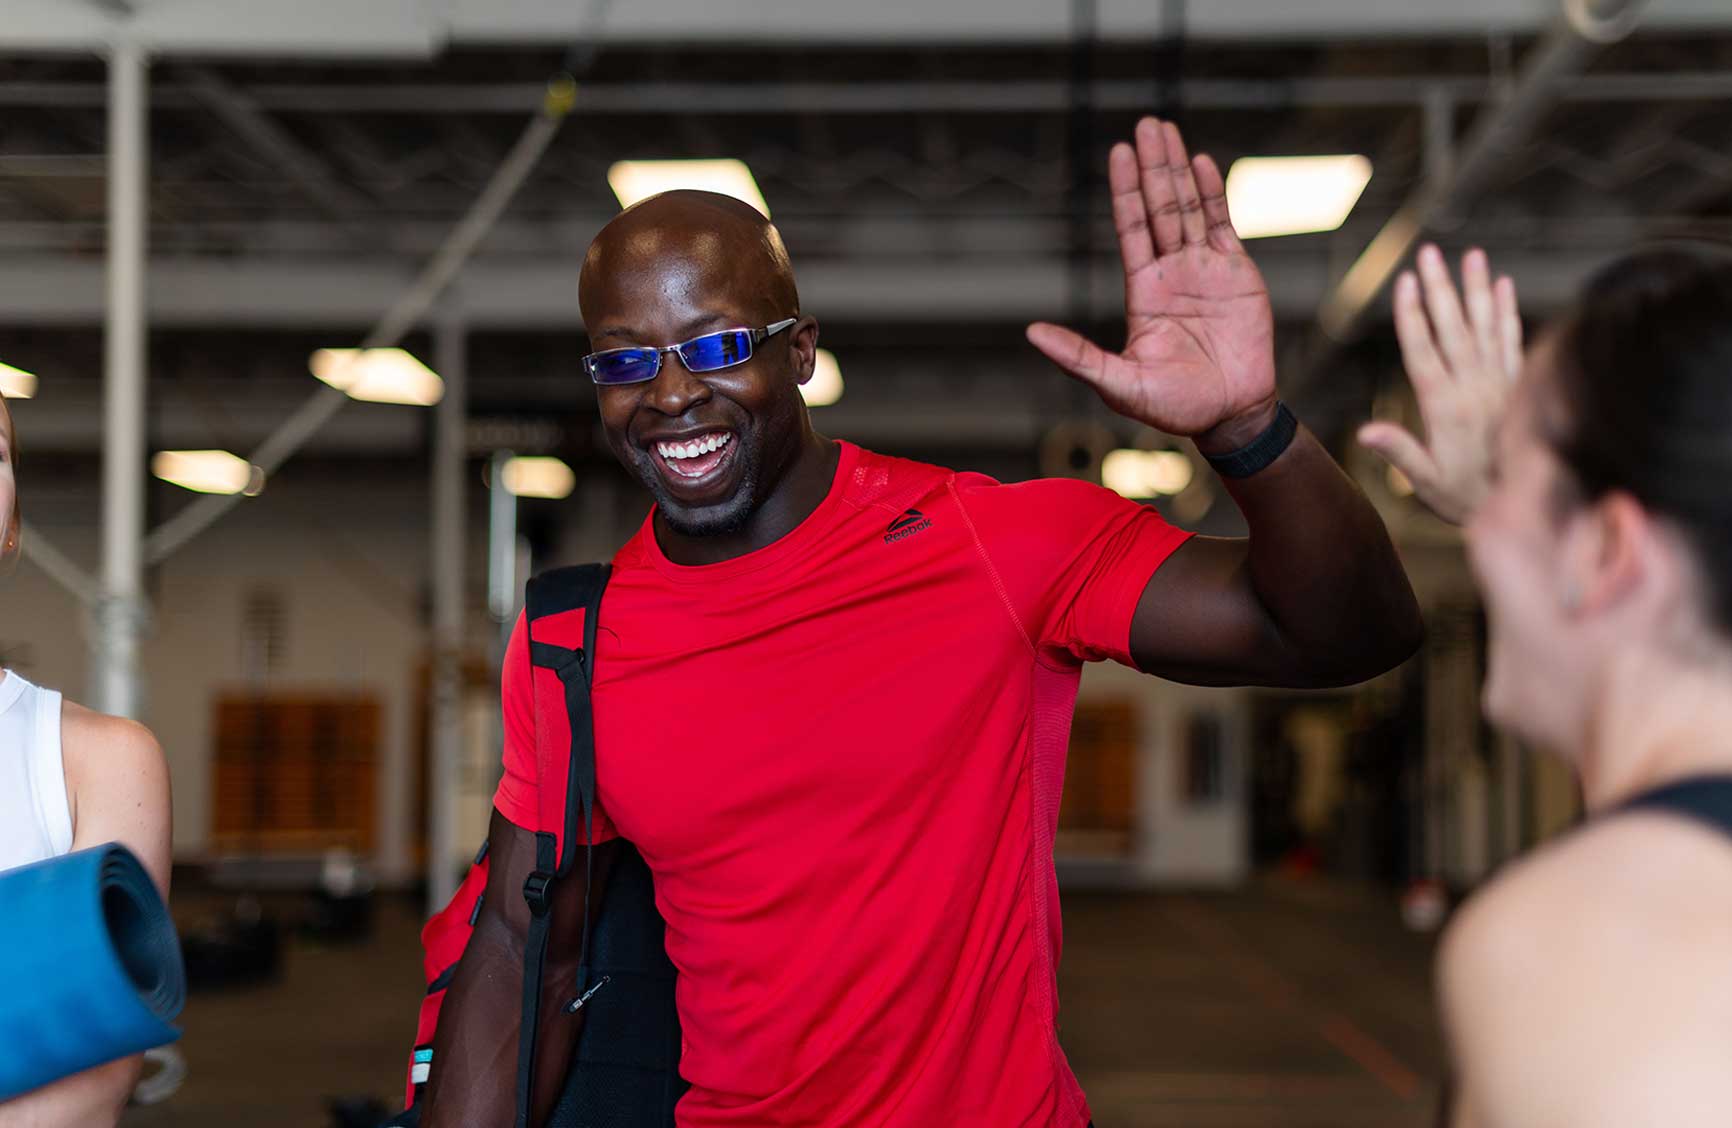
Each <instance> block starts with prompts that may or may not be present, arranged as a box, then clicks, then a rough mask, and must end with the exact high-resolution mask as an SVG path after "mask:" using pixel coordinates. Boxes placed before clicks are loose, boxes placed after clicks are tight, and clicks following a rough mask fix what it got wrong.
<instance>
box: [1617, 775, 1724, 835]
mask: <svg viewBox="0 0 1732 1128" xmlns="http://www.w3.org/2000/svg"><path fill="white" fill-rule="evenodd" d="M1619 810H1622V811H1653V810H1661V811H1670V812H1672V813H1673V814H1679V815H1684V816H1685V817H1687V818H1692V819H1695V820H1696V821H1697V822H1701V823H1705V824H1707V825H1708V826H1710V827H1712V828H1714V829H1715V830H1718V831H1720V833H1722V834H1724V835H1726V837H1728V838H1732V776H1696V777H1694V778H1691V779H1681V780H1679V781H1678V782H1676V783H1668V784H1666V785H1664V786H1662V787H1657V788H1655V789H1654V790H1652V791H1646V792H1643V793H1642V794H1640V795H1638V796H1636V797H1635V798H1634V799H1631V800H1630V801H1629V802H1627V803H1625V804H1624V805H1623V806H1622V807H1620V808H1619Z"/></svg>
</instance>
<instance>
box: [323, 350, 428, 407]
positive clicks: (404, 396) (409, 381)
mask: <svg viewBox="0 0 1732 1128" xmlns="http://www.w3.org/2000/svg"><path fill="white" fill-rule="evenodd" d="M307 367H309V368H311V369H312V371H313V375H314V376H317V377H318V378H319V379H321V380H323V381H324V382H325V383H327V384H329V385H331V387H333V388H336V389H337V390H338V391H341V392H345V393H347V394H348V396H349V398H350V399H358V400H367V401H368V402H370V403H402V404H409V405H411V406H414V407H430V406H432V405H433V404H436V403H438V402H439V400H440V398H441V397H442V396H444V394H445V381H443V380H441V379H439V374H438V373H436V372H434V371H433V370H432V369H431V368H428V367H427V366H426V365H425V364H422V363H421V362H420V361H419V360H416V359H415V357H414V355H413V354H411V353H409V352H407V351H405V350H403V349H320V350H319V351H318V352H316V353H314V354H313V356H312V359H311V360H309V361H308V362H307Z"/></svg>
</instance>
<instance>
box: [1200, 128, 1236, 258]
mask: <svg viewBox="0 0 1732 1128" xmlns="http://www.w3.org/2000/svg"><path fill="white" fill-rule="evenodd" d="M1191 168H1192V170H1193V171H1194V172H1195V174H1196V177H1197V192H1198V194H1199V195H1200V196H1201V197H1202V200H1203V222H1204V223H1205V224H1206V225H1207V228H1208V240H1209V245H1210V246H1212V247H1214V248H1215V249H1216V250H1217V251H1223V252H1226V253H1228V254H1231V253H1234V252H1236V251H1239V250H1242V249H1243V247H1242V246H1241V244H1240V243H1239V233H1238V232H1237V231H1234V230H1233V217H1232V216H1231V215H1230V214H1229V213H1228V211H1227V182H1226V180H1225V179H1224V178H1223V177H1222V176H1221V168H1220V166H1219V165H1217V164H1216V163H1215V158H1214V157H1211V156H1210V155H1209V154H1207V153H1199V154H1198V155H1197V159H1196V160H1194V161H1192V162H1191Z"/></svg>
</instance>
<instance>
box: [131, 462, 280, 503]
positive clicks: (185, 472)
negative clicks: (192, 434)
mask: <svg viewBox="0 0 1732 1128" xmlns="http://www.w3.org/2000/svg"><path fill="white" fill-rule="evenodd" d="M150 472H151V473H152V474H155V475H156V476H157V477H158V478H161V479H162V480H163V481H165V482H172V483H174V484H175V485H177V486H179V487H181V488H182V489H187V490H193V491H194V492H196V493H211V494H246V495H247V496H248V497H254V496H256V495H257V494H258V493H259V491H260V490H262V489H264V488H265V472H264V471H263V470H260V469H259V468H258V467H257V466H254V465H253V464H252V463H250V462H248V461H247V460H246V459H244V458H242V457H240V456H239V455H236V454H230V453H229V452H228V451H226V450H163V451H158V452H157V453H156V456H155V457H154V458H152V459H151V460H150Z"/></svg>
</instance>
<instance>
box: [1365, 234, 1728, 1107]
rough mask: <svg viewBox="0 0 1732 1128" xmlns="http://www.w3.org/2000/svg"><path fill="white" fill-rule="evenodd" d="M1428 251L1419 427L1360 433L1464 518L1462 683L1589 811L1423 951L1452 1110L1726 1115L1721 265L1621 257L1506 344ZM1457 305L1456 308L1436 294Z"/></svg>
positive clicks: (1408, 296)
mask: <svg viewBox="0 0 1732 1128" xmlns="http://www.w3.org/2000/svg"><path fill="white" fill-rule="evenodd" d="M1462 277H1463V285H1462V291H1461V296H1460V297H1458V294H1457V291H1456V288H1455V286H1454V285H1453V284H1452V282H1451V280H1450V277H1449V273H1448V268H1447V267H1446V265H1445V263H1444V260H1443V257H1442V255H1441V254H1440V253H1439V252H1438V251H1437V249H1436V248H1435V247H1427V248H1426V249H1425V250H1424V251H1422V253H1421V255H1420V259H1419V271H1418V276H1417V277H1415V276H1414V275H1413V274H1407V275H1404V276H1403V277H1402V278H1401V279H1400V281H1399V283H1398V285H1397V287H1396V292H1395V316H1396V328H1397V332H1398V334H1399V336H1400V339H1401V348H1402V354H1403V357H1404V359H1405V361H1406V365H1407V371H1408V376H1409V378H1410V379H1411V380H1412V382H1413V385H1414V389H1415V391H1416V393H1417V394H1418V398H1419V404H1420V407H1421V411H1422V414H1423V415H1424V418H1425V423H1426V428H1427V431H1428V438H1427V442H1425V443H1421V442H1420V441H1419V440H1417V439H1416V438H1414V437H1413V436H1412V435H1410V434H1408V433H1406V432H1405V431H1402V430H1401V429H1400V428H1398V427H1396V426H1394V425H1391V424H1387V423H1373V424H1368V425H1367V426H1366V427H1365V428H1364V429H1362V431H1361V432H1360V439H1361V441H1362V442H1364V443H1365V444H1366V445H1367V446H1370V447H1371V448H1373V449H1374V450H1377V451H1378V452H1380V453H1382V454H1383V455H1384V456H1385V457H1387V458H1388V459H1389V460H1390V461H1391V462H1392V463H1393V464H1394V465H1395V466H1397V467H1398V468H1400V469H1401V470H1402V471H1403V472H1405V473H1406V474H1407V475H1408V477H1409V478H1411V479H1412V481H1413V483H1414V486H1415V491H1416V494H1417V496H1418V497H1419V498H1420V499H1421V500H1422V501H1424V502H1425V503H1426V504H1428V505H1429V506H1430V507H1431V508H1432V509H1433V510H1434V511H1435V512H1436V513H1438V514H1439V515H1440V516H1442V517H1444V518H1446V519H1448V520H1452V521H1456V522H1460V523H1463V524H1465V526H1466V531H1467V546H1468V553H1469V557H1470V560H1471V563H1472V566H1473V570H1474V573H1475V576H1476V578H1477V580H1478V582H1479V586H1480V589H1481V591H1482V593H1483V594H1484V597H1485V603H1486V609H1487V614H1488V617H1489V622H1490V631H1491V640H1490V655H1489V670H1488V673H1487V678H1486V685H1485V695H1484V704H1485V709H1486V712H1487V714H1488V716H1489V717H1490V718H1491V719H1492V720H1493V721H1494V722H1495V723H1497V724H1498V725H1499V726H1501V727H1502V728H1504V729H1506V730H1507V731H1509V732H1512V733H1514V734H1515V735H1516V736H1518V737H1520V738H1522V739H1523V740H1524V741H1526V742H1528V743H1531V744H1534V745H1537V746H1539V747H1541V748H1544V749H1545V750H1547V751H1549V752H1551V753H1553V754H1556V755H1559V756H1561V757H1563V758H1564V759H1565V760H1566V761H1567V762H1568V763H1569V764H1570V765H1571V766H1572V767H1573V768H1574V770H1575V772H1576V774H1577V776H1578V778H1579V779H1580V782H1581V787H1582V794H1583V797H1584V800H1585V803H1586V807H1587V813H1588V818H1587V820H1586V821H1585V823H1584V824H1583V825H1582V826H1581V827H1579V828H1578V829H1576V830H1575V831H1573V832H1572V833H1570V834H1568V835H1565V836H1563V837H1562V838H1560V839H1558V840H1556V841H1554V842H1552V843H1550V844H1548V845H1546V846H1545V847H1543V848H1541V849H1539V850H1536V851H1535V852H1534V853H1532V854H1531V855H1529V856H1528V857H1526V858H1524V859H1523V860H1521V861H1519V862H1517V863H1514V864H1512V865H1510V866H1509V867H1508V868H1507V869H1506V870H1505V871H1504V872H1502V873H1501V874H1500V875H1498V876H1497V877H1496V878H1495V879H1494V880H1493V881H1491V882H1490V883H1489V884H1487V885H1486V887H1485V888H1484V889H1483V890H1481V891H1480V892H1479V893H1477V894H1475V896H1474V897H1473V898H1472V899H1471V900H1469V901H1468V903H1467V904H1466V906H1465V907H1464V908H1463V909H1462V910H1461V912H1460V913H1459V914H1458V915H1457V918H1456V920H1455V921H1454V922H1453V923H1452V924H1451V926H1450V928H1449V931H1448V934H1447V935H1446V937H1445V939H1444V941H1443V945H1442V949H1441V954H1440V957H1439V975H1438V983H1439V992H1440V996H1441V1007H1442V1012H1443V1021H1444V1025H1445V1029H1446V1031H1447V1035H1448V1042H1449V1047H1450V1051H1451V1055H1452V1059H1453V1064H1454V1069H1455V1074H1456V1084H1457V1087H1456V1094H1455V1102H1454V1103H1455V1109H1454V1112H1453V1117H1454V1123H1455V1124H1456V1125H1457V1126H1462V1125H1473V1126H1475V1128H1503V1126H1520V1128H1537V1126H1544V1125H1560V1126H1563V1125H1568V1126H1569V1128H1593V1126H1596V1125H1606V1126H1612V1125H1616V1126H1618V1128H1626V1126H1629V1125H1639V1124H1655V1125H1660V1124H1663V1125H1666V1126H1668V1128H1689V1126H1693V1125H1709V1124H1713V1125H1724V1124H1726V1123H1727V1122H1728V1119H1729V1118H1732V1113H1729V1112H1728V1109H1732V1064H1729V1063H1732V962H1729V961H1732V957H1729V953H1732V260H1728V259H1727V258H1725V257H1721V256H1718V255H1715V254H1710V253H1707V252H1705V251H1699V250H1657V251H1649V252H1644V253H1641V254H1636V255H1632V256H1630V257H1627V258H1625V259H1623V260H1621V261H1619V262H1617V263H1615V264H1613V265H1612V266H1610V267H1609V268H1607V269H1606V270H1604V271H1603V272H1601V273H1600V274H1599V275H1598V276H1597V277H1595V278H1594V279H1593V280H1592V281H1591V282H1590V283H1589V284H1588V286H1587V287H1586V289H1585V291H1584V292H1583V294H1582V297H1581V299H1580V301H1579V302H1578V304H1577V306H1576V308H1575V309H1574V311H1573V312H1571V313H1570V314H1569V315H1568V316H1566V317H1565V318H1563V319H1562V320H1561V321H1560V322H1559V323H1557V324H1556V325H1554V326H1552V327H1550V328H1548V329H1547V330H1546V331H1545V332H1544V333H1543V334H1542V335H1541V337H1540V338H1539V340H1538V342H1537V343H1536V344H1535V346H1534V348H1533V350H1532V351H1531V352H1530V353H1529V354H1528V355H1527V357H1526V359H1525V364H1524V363H1523V357H1522V352H1521V326H1520V322H1519V321H1518V320H1517V317H1516V308H1515V292H1514V288H1513V286H1511V284H1510V283H1509V281H1508V280H1507V279H1505V280H1500V281H1499V282H1498V284H1497V285H1496V286H1493V285H1492V283H1491V280H1490V275H1489V269H1488V266H1487V263H1486V259H1485V256H1484V255H1483V254H1482V253H1480V252H1478V251H1473V252H1470V253H1469V254H1468V255H1467V257H1466V258H1465V260H1464V262H1463V266H1462ZM1463 299H1465V301H1464V300H1463Z"/></svg>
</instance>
